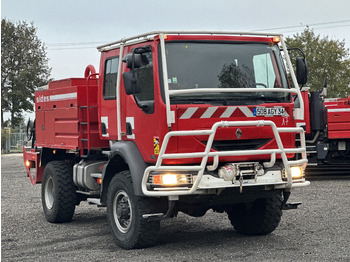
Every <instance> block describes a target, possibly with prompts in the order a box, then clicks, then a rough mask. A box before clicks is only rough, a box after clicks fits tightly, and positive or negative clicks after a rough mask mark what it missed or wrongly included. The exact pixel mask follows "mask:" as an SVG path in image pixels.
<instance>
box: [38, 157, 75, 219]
mask: <svg viewBox="0 0 350 262" xmlns="http://www.w3.org/2000/svg"><path fill="white" fill-rule="evenodd" d="M72 172H73V169H72V166H71V165H70V164H69V163H67V162H64V161H52V162H50V163H48V164H47V165H46V167H45V170H44V175H43V180H42V186H41V200H42V206H43V209H44V214H45V217H46V219H47V221H49V222H51V223H63V222H68V221H70V220H72V217H73V214H74V211H75V204H76V197H77V195H76V191H75V186H74V182H73V174H72Z"/></svg>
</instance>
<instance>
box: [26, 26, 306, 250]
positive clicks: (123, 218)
mask: <svg viewBox="0 0 350 262" xmlns="http://www.w3.org/2000/svg"><path fill="white" fill-rule="evenodd" d="M98 50H99V51H100V52H101V60H100V68H99V74H96V73H95V72H94V69H92V68H89V70H87V71H86V73H85V78H84V79H85V81H86V88H85V89H84V88H80V89H79V88H77V90H78V91H77V94H78V95H77V96H76V97H69V98H68V100H67V103H68V104H67V105H75V104H72V103H71V101H70V100H69V99H73V100H74V99H77V100H78V102H77V112H78V113H77V114H76V116H77V118H76V120H74V121H75V122H74V123H76V122H77V123H76V124H77V130H80V129H82V130H84V132H80V133H79V132H77V134H78V135H77V137H76V139H78V140H79V141H80V142H77V143H76V144H74V146H72V147H70V148H68V147H67V148H65V146H62V145H61V144H60V145H58V144H55V143H52V142H51V141H50V143H48V141H47V140H50V138H48V139H46V140H45V141H42V140H41V139H42V138H41V137H40V138H39V137H37V138H36V149H33V148H32V149H31V151H28V150H27V151H25V152H27V153H25V154H24V155H25V160H30V157H32V159H34V160H31V161H32V163H30V165H29V167H28V168H27V170H28V174H29V173H30V168H31V167H32V168H33V167H37V170H40V172H41V173H40V174H38V175H37V178H36V179H35V182H38V183H40V182H42V183H43V191H42V192H43V197H42V198H43V207H44V212H45V214H46V216H47V218H48V217H49V219H48V220H49V221H50V222H58V221H59V220H58V217H59V216H58V214H56V216H55V215H52V212H51V213H50V208H49V207H51V208H52V207H54V206H55V203H56V202H58V201H59V199H58V198H57V199H56V198H55V195H53V189H52V188H55V186H56V185H55V181H56V180H55V179H54V177H55V176H58V175H57V174H56V173H57V172H58V170H55V169H58V168H57V164H56V162H57V161H64V162H66V163H69V164H70V165H71V166H72V171H70V175H67V176H72V180H71V184H72V186H71V188H73V189H72V192H73V191H74V193H72V197H73V195H74V197H75V199H79V200H88V201H90V202H94V203H97V204H98V205H100V206H107V217H108V221H109V224H110V227H111V229H112V232H113V236H114V238H115V240H116V242H117V244H118V245H120V246H121V247H123V248H126V249H129V248H135V247H143V246H149V245H152V244H154V243H156V240H157V232H158V230H159V223H160V221H161V220H163V219H166V218H171V217H174V216H176V215H177V213H178V212H184V213H186V214H188V215H191V216H202V215H204V214H205V213H206V211H207V210H209V209H213V210H214V211H217V212H226V213H227V214H228V217H229V219H230V221H231V224H232V225H233V226H234V227H235V229H236V230H237V231H238V232H240V233H242V234H248V235H256V234H258V235H259V234H268V233H270V232H272V231H273V230H274V229H275V228H276V227H277V226H278V224H279V221H280V218H281V215H282V210H283V209H284V208H287V207H288V205H287V200H288V198H289V195H290V192H291V190H292V189H293V188H295V187H303V186H307V185H309V182H308V181H306V180H305V177H304V169H305V167H306V164H307V159H306V149H305V136H304V129H303V127H302V125H303V121H304V120H303V117H304V108H303V106H304V104H303V99H302V96H301V92H300V90H299V84H298V82H299V83H300V82H302V81H303V80H302V79H303V78H305V75H306V65H305V63H304V64H303V63H299V64H298V67H297V71H298V72H297V75H295V74H294V72H293V68H292V64H291V62H290V59H289V56H288V52H287V48H286V46H285V44H284V42H283V36H282V35H280V34H265V33H236V32H150V33H147V34H142V35H138V36H135V37H131V38H125V39H122V40H120V41H116V42H113V43H109V44H106V45H103V46H100V47H98ZM283 56H284V57H285V59H283V58H282V57H283ZM287 71H288V72H289V75H287ZM97 76H98V78H97ZM69 83H70V84H69ZM69 83H68V82H67V83H66V86H65V84H64V83H63V84H62V85H60V87H61V88H60V90H61V91H56V92H58V93H57V94H55V95H56V96H57V95H59V94H60V92H63V93H64V92H68V91H65V90H72V87H71V86H70V85H71V84H72V82H69ZM94 85H96V87H94V88H91V87H90V86H94ZM49 90H50V85H49ZM79 90H81V91H79ZM48 92H49V91H48ZM69 92H70V93H72V92H73V91H69ZM79 92H81V93H82V94H84V95H82V96H81V97H84V99H85V97H86V98H87V99H85V100H84V99H83V100H84V101H85V102H81V103H80V104H79V97H80V95H79ZM40 95H42V94H40V93H38V94H37V96H38V97H40ZM43 97H45V96H43ZM295 98H297V99H298V101H299V103H298V105H297V104H296V103H295V100H296V99H295ZM89 101H90V102H91V103H90V102H89ZM72 107H74V106H72ZM36 108H37V107H36ZM85 108H87V112H88V113H86V114H85V113H79V112H80V111H83V110H84V109H85ZM40 110H42V107H40V109H38V111H39V115H40V114H42V113H40ZM50 110H51V107H50ZM52 110H53V111H55V110H57V107H55V108H54V109H52ZM52 110H51V111H52ZM67 110H68V109H67ZM70 110H71V111H72V112H73V111H74V110H73V109H70ZM65 112H66V111H65ZM74 112H75V111H74ZM52 114H54V113H51V115H52ZM51 115H50V114H48V116H51ZM83 118H84V120H82V119H83ZM52 122H53V123H55V120H52ZM82 122H83V123H86V125H85V126H84V127H83V125H81V123H82ZM56 124H57V123H56ZM54 125H55V124H54ZM39 126H40V125H38V122H36V129H38V127H39ZM53 129H55V128H53ZM92 131H94V132H95V131H96V132H97V133H98V137H97V136H95V135H94V136H91V132H92ZM42 132H46V131H42ZM55 134H57V132H56V131H55V130H53V131H51V136H52V137H55V136H56V135H55ZM94 134H95V133H94ZM42 137H43V136H42ZM82 139H83V141H82ZM296 140H298V141H299V142H298V146H296ZM38 147H41V149H39V150H38V149H37V148H38ZM56 149H59V150H60V151H59V152H60V154H59V158H58V157H57V154H56V153H55V154H52V151H53V150H56ZM43 153H45V155H46V156H45V157H44V155H43ZM39 159H42V160H43V161H41V162H40V164H39V163H38V160H39ZM51 161H55V164H54V165H52V164H50V163H51ZM45 166H46V167H45ZM47 166H49V167H48V168H47ZM45 170H48V171H47V172H46V171H45ZM45 172H46V173H45ZM67 172H68V171H67ZM59 176H61V175H59ZM31 177H33V176H31ZM32 181H34V180H32ZM55 194H56V193H55ZM47 199H51V200H52V203H51V202H50V201H47ZM55 201H56V202H55ZM47 203H49V204H47ZM56 213H57V212H56ZM73 213H74V209H73ZM73 213H72V212H71V213H70V215H67V220H69V219H71V217H72V216H73ZM47 214H49V215H47ZM50 215H51V216H50Z"/></svg>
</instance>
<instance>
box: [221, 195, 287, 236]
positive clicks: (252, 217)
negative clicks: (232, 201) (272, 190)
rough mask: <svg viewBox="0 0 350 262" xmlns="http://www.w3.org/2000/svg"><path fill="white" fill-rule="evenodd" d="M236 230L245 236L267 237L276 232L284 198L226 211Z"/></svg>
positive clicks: (245, 204) (278, 196) (242, 204)
mask: <svg viewBox="0 0 350 262" xmlns="http://www.w3.org/2000/svg"><path fill="white" fill-rule="evenodd" d="M226 212H227V214H228V218H229V219H230V221H231V224H232V225H233V226H234V228H235V229H236V230H237V231H238V232H239V233H241V234H244V235H266V234H269V233H271V232H272V231H274V230H275V229H276V228H277V226H278V224H279V222H280V221H281V217H282V196H281V193H280V192H278V193H276V194H275V195H273V196H271V197H268V198H262V199H257V200H255V201H254V202H252V203H241V204H237V205H233V206H232V207H230V208H229V209H227V210H226Z"/></svg>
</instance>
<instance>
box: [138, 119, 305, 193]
mask: <svg viewBox="0 0 350 262" xmlns="http://www.w3.org/2000/svg"><path fill="white" fill-rule="evenodd" d="M236 126H256V127H263V126H270V127H271V129H272V131H273V134H274V138H275V140H276V143H277V147H278V148H276V149H257V150H233V151H221V152H220V151H217V152H210V150H211V147H212V144H213V141H214V137H215V134H216V131H217V129H218V128H219V127H220V128H225V127H236ZM280 133H299V135H300V147H299V148H284V146H283V143H282V140H281V138H280ZM196 135H207V136H209V137H208V141H207V144H206V147H205V150H204V152H194V153H172V154H169V153H168V154H166V153H165V151H166V148H167V145H168V143H169V140H170V138H171V137H175V136H196ZM287 153H294V154H301V159H298V160H288V158H287V155H286V154H287ZM276 154H280V155H281V159H282V163H283V165H284V168H285V170H286V174H287V181H286V182H283V183H282V184H284V185H285V188H287V189H290V188H291V187H292V184H293V181H292V174H291V169H290V168H291V166H295V165H299V166H302V167H303V168H305V167H306V165H307V162H308V161H307V158H306V144H305V135H304V129H303V128H302V127H277V126H276V124H275V123H274V122H272V121H270V120H256V121H220V122H216V123H215V124H213V126H212V128H211V129H209V130H191V131H171V132H168V133H167V134H166V135H165V137H164V141H163V146H162V147H161V149H160V152H159V156H158V159H157V162H156V164H155V165H154V166H149V167H148V168H146V169H145V171H144V174H143V179H142V185H141V187H142V191H143V193H144V194H145V195H147V196H179V195H190V194H194V193H195V191H196V190H197V189H198V187H199V184H200V182H201V180H202V177H203V174H204V171H205V168H207V169H208V170H215V169H216V168H217V167H218V165H219V158H220V157H222V156H242V155H270V161H269V162H265V163H264V166H265V167H272V166H273V165H274V164H275V161H276ZM188 158H202V160H201V163H200V165H192V166H164V165H162V162H163V160H164V159H188ZM208 158H213V159H214V161H213V164H212V165H210V166H207V162H208ZM169 170H171V171H190V172H197V178H196V180H195V182H194V183H193V185H192V187H191V188H181V189H179V188H167V190H164V191H152V190H149V189H148V188H147V181H148V178H149V175H150V172H152V171H169ZM255 185H260V184H258V183H257V184H255Z"/></svg>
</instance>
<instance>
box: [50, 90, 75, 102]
mask: <svg viewBox="0 0 350 262" xmlns="http://www.w3.org/2000/svg"><path fill="white" fill-rule="evenodd" d="M76 98H77V92H75V93H68V94H60V95H52V96H50V101H60V100H70V99H76Z"/></svg>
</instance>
